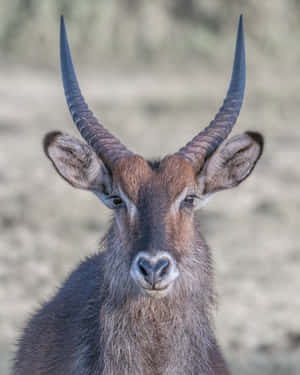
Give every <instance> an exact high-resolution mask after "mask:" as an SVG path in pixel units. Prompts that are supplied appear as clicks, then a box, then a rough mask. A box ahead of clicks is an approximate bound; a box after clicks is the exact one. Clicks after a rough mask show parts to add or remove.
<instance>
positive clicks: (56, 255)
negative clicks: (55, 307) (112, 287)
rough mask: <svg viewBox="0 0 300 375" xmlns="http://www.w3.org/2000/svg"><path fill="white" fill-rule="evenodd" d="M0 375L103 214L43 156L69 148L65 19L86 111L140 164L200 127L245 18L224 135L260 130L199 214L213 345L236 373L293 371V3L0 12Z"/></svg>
mask: <svg viewBox="0 0 300 375" xmlns="http://www.w3.org/2000/svg"><path fill="white" fill-rule="evenodd" d="M0 7H1V15H0V19H1V22H0V25H1V26H0V54H1V63H0V64H1V69H0V98H1V107H0V374H1V375H7V374H8V368H9V358H10V357H11V353H12V352H13V343H14V342H15V340H16V337H17V336H18V335H19V332H20V330H21V329H22V327H23V326H24V324H25V322H26V320H27V319H28V317H29V314H30V312H32V311H33V310H34V308H36V307H37V306H38V305H39V303H40V302H41V301H44V300H46V299H47V298H49V297H50V296H51V295H53V293H54V292H55V290H56V288H57V287H58V286H59V285H60V282H61V281H62V280H63V279H64V278H65V277H66V275H67V274H68V272H70V271H71V270H72V269H73V268H74V267H75V265H76V264H78V262H79V261H80V259H82V258H83V257H84V256H85V255H87V254H90V253H92V252H94V251H96V249H97V243H98V240H99V239H100V238H101V236H102V234H103V233H104V231H105V229H106V228H107V226H108V223H109V215H110V214H109V212H108V211H107V210H106V209H105V208H104V207H103V205H102V204H101V203H100V202H98V201H97V199H96V198H95V197H94V196H91V195H89V194H87V193H85V192H81V191H75V190H73V189H72V188H71V187H69V186H68V185H66V183H65V182H64V181H62V180H61V179H60V178H59V177H58V176H57V174H56V173H55V171H54V170H53V168H52V167H51V166H50V164H49V162H48V161H47V160H46V158H45V157H44V155H43V153H42V147H41V140H42V137H43V135H44V134H45V132H47V131H49V130H53V129H60V130H64V131H66V132H69V133H73V134H76V131H75V129H74V126H73V125H72V122H71V119H70V116H69V113H68V111H67V108H66V104H65V100H64V97H63V90H62V85H61V81H60V73H59V67H58V64H57V61H58V20H59V15H60V13H62V12H63V13H64V14H65V15H66V23H67V27H68V31H69V37H70V41H71V46H72V50H73V54H74V60H75V64H76V66H77V71H78V75H79V78H80V82H81V86H82V89H83V91H84V93H85V96H86V98H87V99H88V102H89V103H90V106H91V108H92V109H93V110H94V112H96V113H97V115H99V117H100V118H101V120H102V121H103V122H104V123H105V124H106V126H107V127H109V129H110V130H111V131H112V132H114V133H115V134H117V135H118V136H119V137H120V138H121V139H122V140H123V141H124V142H125V143H126V144H127V145H128V146H130V147H132V149H133V150H135V151H136V152H138V153H141V154H143V155H145V156H148V157H156V156H162V155H164V154H165V153H168V152H173V151H175V150H176V149H178V148H179V147H180V146H181V145H182V144H183V143H184V142H186V141H187V140H188V139H190V138H191V137H192V136H193V135H194V134H195V133H196V132H197V131H199V129H200V128H201V127H203V126H205V125H206V124H207V123H208V121H209V120H210V119H211V118H212V117H213V115H214V113H215V112H216V110H217V108H218V106H219V105H220V104H221V101H222V99H223V96H224V94H225V91H226V89H227V85H228V80H229V74H230V70H231V62H232V58H233V46H234V38H235V32H236V25H237V20H238V15H239V13H241V12H243V13H244V16H245V31H246V43H247V61H248V76H247V88H246V98H245V103H244V106H243V109H242V112H241V115H240V118H239V121H238V124H237V126H236V129H235V131H234V132H235V133H237V132H243V131H245V130H248V129H253V130H258V131H261V132H262V133H263V134H264V135H265V138H266V148H265V153H264V156H263V158H262V160H261V161H260V163H259V165H258V167H257V169H256V170H255V172H254V173H253V175H252V176H251V177H250V178H249V180H247V181H246V182H245V183H244V184H243V185H242V186H240V187H239V188H237V189H236V190H232V191H229V192H224V193H220V194H218V195H217V196H215V197H214V198H213V199H212V200H211V201H210V202H209V204H208V206H207V207H206V208H205V209H204V210H203V211H202V212H201V213H200V214H199V219H200V222H201V225H202V228H203V232H204V233H205V235H206V238H207V241H208V242H209V244H210V245H211V247H212V248H213V253H214V258H215V269H216V286H217V291H218V294H219V305H218V309H217V313H216V330H217V335H218V337H219V340H220V342H221V344H222V347H223V348H224V352H225V355H226V357H227V359H228V362H229V364H230V366H231V368H232V371H233V373H234V374H245V375H248V374H257V375H258V374H264V375H267V374H272V375H279V374H280V375H281V374H282V375H283V374H286V375H296V374H299V372H300V319H299V311H300V298H299V291H300V276H299V273H300V248H299V242H298V241H299V234H298V232H299V221H300V194H299V182H300V167H299V160H300V147H299V145H300V124H299V120H298V119H299V113H300V109H299V92H300V74H299V69H300V68H299V66H300V64H299V62H300V43H299V40H300V23H299V21H298V20H299V19H300V18H299V16H300V4H299V3H298V2H297V1H296V0H294V1H292V0H289V1H285V2H283V1H279V0H274V1H264V2H259V1H255V0H252V1H237V0H230V1H226V2H224V1H221V0H211V1H209V0H206V1H197V0H188V1H187V0H186V1H183V0H182V1H181V0H173V1H171V0H170V1H167V0H164V1H152V2H149V1H148V2H147V1H143V0H126V1H120V0H119V1H117V0H111V1H104V0H102V1H92V0H90V1H85V2H82V1H79V0H78V1H77V0H76V1H75V0H74V1H72V2H71V1H66V0H65V1H62V0H61V1H37V0H26V1H25V0H23V1H17V0H15V1H10V2H6V1H4V0H0Z"/></svg>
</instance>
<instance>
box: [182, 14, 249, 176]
mask: <svg viewBox="0 0 300 375" xmlns="http://www.w3.org/2000/svg"><path fill="white" fill-rule="evenodd" d="M245 80H246V62H245V45H244V32H243V17H242V15H241V16H240V19H239V26H238V33H237V40H236V47H235V57H234V63H233V70H232V75H231V81H230V86H229V89H228V92H227V95H226V98H225V100H224V103H223V106H222V107H221V108H220V109H219V112H218V113H217V114H216V116H215V118H214V119H213V120H212V121H211V122H210V124H209V125H208V126H207V127H206V128H205V129H204V130H202V131H201V132H200V133H199V134H198V135H196V137H194V138H193V139H192V140H191V141H190V142H189V143H187V144H186V145H185V146H184V147H182V148H181V149H180V150H179V151H178V152H176V153H175V155H179V156H181V157H183V158H184V159H186V160H188V161H191V162H192V164H193V166H194V169H195V170H199V169H200V168H201V167H202V165H203V163H204V161H205V159H206V158H207V157H208V156H209V155H210V154H212V153H213V152H214V151H215V150H216V148H217V147H218V146H219V145H220V143H221V142H223V141H224V139H226V137H227V136H228V135H229V133H230V132H231V130H232V128H233V125H234V124H235V122H236V120H237V118H238V115H239V112H240V109H241V106H242V102H243V97H244V89H245Z"/></svg>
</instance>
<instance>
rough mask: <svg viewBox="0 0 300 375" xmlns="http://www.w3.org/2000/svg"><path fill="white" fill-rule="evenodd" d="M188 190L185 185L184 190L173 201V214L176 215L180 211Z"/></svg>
mask: <svg viewBox="0 0 300 375" xmlns="http://www.w3.org/2000/svg"><path fill="white" fill-rule="evenodd" d="M187 191H188V188H187V187H185V188H184V189H183V190H182V192H181V193H180V194H179V195H178V196H177V198H176V199H175V201H174V202H173V203H172V206H171V212H172V214H173V215H175V214H176V213H177V212H178V211H179V207H180V204H181V202H182V201H183V199H184V198H185V197H186V194H187Z"/></svg>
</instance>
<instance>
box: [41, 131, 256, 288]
mask: <svg viewBox="0 0 300 375" xmlns="http://www.w3.org/2000/svg"><path fill="white" fill-rule="evenodd" d="M262 147H263V140H262V137H261V136H260V135H258V134H257V133H255V136H253V134H252V133H246V134H242V135H238V136H234V137H232V138H231V139H229V140H227V141H224V142H223V143H222V144H221V145H220V146H219V148H218V149H217V150H216V151H215V152H214V153H213V154H212V155H211V156H210V157H209V158H208V159H207V160H206V162H205V163H204V165H203V167H202V168H201V169H200V170H199V171H195V169H194V168H193V166H192V163H190V162H188V161H187V160H185V159H183V158H181V157H180V156H178V155H171V156H167V157H165V158H164V159H163V160H162V161H161V162H160V163H157V165H156V166H155V168H154V167H152V166H151V163H149V162H147V161H146V160H144V159H143V158H142V157H141V156H137V155H132V156H129V157H126V158H121V159H120V160H119V162H118V163H117V164H115V166H114V168H113V169H112V170H110V169H108V167H106V166H105V165H104V163H103V161H102V160H101V159H100V158H99V157H98V156H97V155H96V154H95V153H94V151H93V150H92V148H91V147H90V146H88V145H87V144H85V143H83V142H81V141H79V140H78V139H76V138H74V137H71V136H69V135H65V134H61V133H53V134H50V135H48V136H47V138H46V142H45V151H46V154H47V156H48V157H49V158H50V160H51V161H52V163H53V164H54V166H55V168H56V170H57V171H58V173H59V174H60V175H61V176H62V177H63V178H64V179H65V180H67V181H68V182H69V183H70V184H71V185H72V186H75V187H77V188H82V189H86V190H90V191H92V192H94V193H95V194H96V195H97V196H98V197H99V198H100V199H101V200H102V201H103V202H104V203H105V204H106V205H107V206H108V207H110V208H112V209H114V211H115V221H114V222H115V223H116V225H115V226H114V233H115V235H116V236H117V238H118V240H119V241H121V242H122V243H123V248H125V249H126V250H123V254H122V255H120V256H123V257H124V259H125V258H126V256H127V261H126V263H127V272H128V275H129V272H130V270H129V268H130V267H131V266H132V264H133V263H134V261H135V259H136V257H137V256H138V254H140V253H143V254H146V255H144V256H145V257H147V256H148V255H147V254H150V255H149V257H150V256H151V257H154V258H155V256H156V254H165V257H166V256H169V255H170V257H171V258H170V259H171V260H170V259H169V258H168V260H167V261H168V262H173V260H174V269H175V268H176V272H178V274H179V277H178V280H177V281H176V282H180V272H181V262H182V263H184V261H185V260H184V259H185V258H188V257H189V256H192V253H193V252H194V251H195V248H197V241H198V238H199V235H198V232H197V230H196V227H195V223H194V211H195V209H197V208H199V207H200V206H201V205H202V204H203V202H204V201H205V200H206V199H207V197H209V196H211V195H212V194H213V193H215V192H217V191H219V190H222V189H227V188H231V187H233V186H236V185H238V184H239V183H240V182H241V181H243V180H244V179H245V178H246V177H247V176H248V175H249V174H250V173H251V171H252V170H253V168H254V166H255V164H256V162H257V160H258V159H259V157H260V155H261V152H262ZM125 251H126V254H127V255H125V253H124V252H125ZM166 254H167V255H166ZM154 258H153V259H154ZM151 259H152V258H151ZM155 259H156V258H155ZM155 261H156V260H155ZM149 262H150V260H149ZM141 269H142V271H143V268H141ZM144 271H145V270H144ZM139 272H140V270H139ZM145 272H148V271H147V270H146V271H145ZM176 278H177V276H176ZM172 281H173V280H172ZM144 286H145V285H144ZM146 289H147V288H146ZM163 295H165V294H163Z"/></svg>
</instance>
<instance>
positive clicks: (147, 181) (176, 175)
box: [113, 155, 195, 203]
mask: <svg viewBox="0 0 300 375" xmlns="http://www.w3.org/2000/svg"><path fill="white" fill-rule="evenodd" d="M156 164H157V163H156ZM113 177H114V182H115V184H117V185H119V186H120V187H121V188H122V190H123V191H124V193H125V194H126V195H127V196H128V197H129V198H130V199H131V200H132V201H133V202H136V203H137V201H138V199H139V197H140V195H141V194H143V193H144V194H146V193H147V192H152V193H157V194H160V195H161V194H163V195H165V196H167V197H168V199H170V200H173V199H175V198H176V197H177V196H178V194H180V193H181V192H182V191H183V189H184V188H185V187H189V186H194V185H195V174H194V171H193V167H192V165H191V163H189V162H188V161H186V160H184V159H182V158H180V157H178V156H176V155H172V156H167V157H165V158H164V159H163V160H162V161H161V162H160V163H159V164H158V165H156V166H155V168H151V166H150V165H149V163H148V162H147V161H146V160H145V159H143V158H142V157H140V156H136V155H135V156H132V157H129V158H126V159H121V160H120V163H119V164H118V166H117V167H116V169H115V170H114V171H113Z"/></svg>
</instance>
